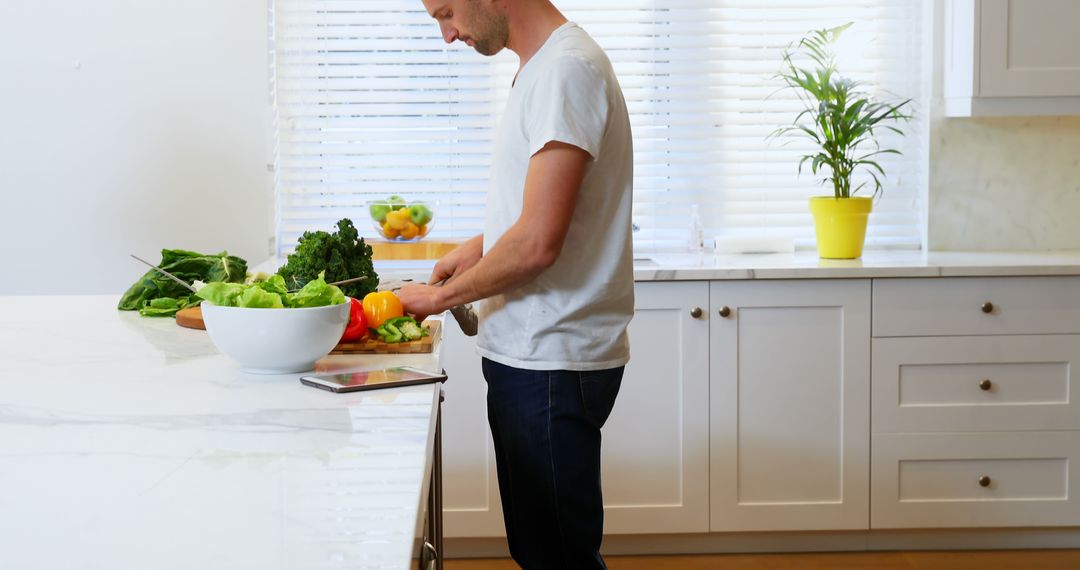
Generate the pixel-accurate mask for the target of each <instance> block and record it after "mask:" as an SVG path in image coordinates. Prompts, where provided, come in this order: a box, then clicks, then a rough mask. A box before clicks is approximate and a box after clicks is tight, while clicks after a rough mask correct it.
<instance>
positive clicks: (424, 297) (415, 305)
mask: <svg viewBox="0 0 1080 570" xmlns="http://www.w3.org/2000/svg"><path fill="white" fill-rule="evenodd" d="M397 296H398V299H400V300H401V306H402V308H404V309H405V312H406V313H408V314H411V315H412V316H413V318H415V319H416V321H417V322H420V323H422V322H424V319H426V318H428V316H430V315H437V314H439V313H441V312H443V311H445V310H446V309H449V308H450V307H448V306H444V305H443V304H442V300H441V298H440V295H439V288H438V287H433V286H431V285H420V284H418V283H408V284H406V285H405V286H404V287H402V288H401V289H399V290H398V292H397Z"/></svg>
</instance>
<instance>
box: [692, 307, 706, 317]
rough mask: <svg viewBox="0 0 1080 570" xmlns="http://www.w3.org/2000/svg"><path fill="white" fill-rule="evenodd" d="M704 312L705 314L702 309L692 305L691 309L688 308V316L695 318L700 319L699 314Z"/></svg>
mask: <svg viewBox="0 0 1080 570" xmlns="http://www.w3.org/2000/svg"><path fill="white" fill-rule="evenodd" d="M704 314H705V311H702V310H701V307H694V308H693V309H690V316H691V317H694V318H695V319H700V318H701V315H704Z"/></svg>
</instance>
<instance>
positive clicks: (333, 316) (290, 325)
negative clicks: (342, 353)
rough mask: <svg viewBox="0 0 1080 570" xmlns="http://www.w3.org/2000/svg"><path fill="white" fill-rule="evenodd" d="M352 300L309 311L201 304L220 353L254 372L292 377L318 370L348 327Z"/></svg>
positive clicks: (210, 332)
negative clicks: (316, 366) (322, 360)
mask: <svg viewBox="0 0 1080 570" xmlns="http://www.w3.org/2000/svg"><path fill="white" fill-rule="evenodd" d="M349 303H350V301H349V299H348V298H346V299H345V302H344V303H341V304H339V305H328V306H325V307H311V308H306V309H249V308H241V307H219V306H217V305H213V304H211V303H209V302H204V303H203V304H202V316H203V322H204V323H206V332H207V333H208V334H209V335H210V340H212V341H214V345H215V346H217V348H218V350H220V351H221V352H223V353H225V354H227V355H228V356H230V357H231V358H232V359H233V360H235V361H237V362H239V363H240V369H241V370H243V371H244V372H250V373H252V374H289V373H292V372H306V371H309V370H313V369H314V368H315V361H316V360H318V359H320V358H322V357H323V356H326V355H327V354H329V353H330V351H331V350H333V349H334V346H336V345H337V342H338V340H340V339H341V335H342V333H344V332H345V325H347V324H348V323H349Z"/></svg>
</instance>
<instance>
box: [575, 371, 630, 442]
mask: <svg viewBox="0 0 1080 570" xmlns="http://www.w3.org/2000/svg"><path fill="white" fill-rule="evenodd" d="M624 369H625V367H623V366H620V367H619V368H611V369H608V370H595V371H588V372H579V373H578V383H579V385H580V387H581V404H582V407H583V408H584V409H585V415H586V416H588V418H589V419H590V420H592V421H593V423H594V424H596V427H598V428H599V427H603V425H604V422H606V421H607V419H608V416H609V415H611V409H612V408H613V407H614V406H615V397H616V396H618V395H619V386H621V385H622V377H623V370H624Z"/></svg>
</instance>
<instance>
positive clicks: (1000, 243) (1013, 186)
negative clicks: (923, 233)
mask: <svg viewBox="0 0 1080 570" xmlns="http://www.w3.org/2000/svg"><path fill="white" fill-rule="evenodd" d="M930 140H931V145H930V188H929V210H930V211H929V249H930V250H932V251H934V250H937V251H941V250H945V251H956V250H965V251H1022V250H1060V249H1080V219H1078V218H1080V117H992V118H977V119H970V118H962V119H956V118H950V119H946V118H944V117H941V116H940V115H939V116H937V117H935V118H934V120H933V121H932V123H931V128H930Z"/></svg>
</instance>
